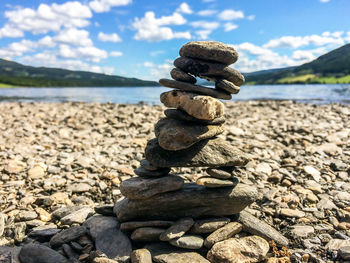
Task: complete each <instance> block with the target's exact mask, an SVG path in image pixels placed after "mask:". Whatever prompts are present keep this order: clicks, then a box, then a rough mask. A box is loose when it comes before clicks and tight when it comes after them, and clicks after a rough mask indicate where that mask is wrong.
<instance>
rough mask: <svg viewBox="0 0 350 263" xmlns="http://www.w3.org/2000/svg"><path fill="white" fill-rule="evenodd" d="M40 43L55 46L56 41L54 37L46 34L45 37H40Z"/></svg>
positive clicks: (40, 44)
mask: <svg viewBox="0 0 350 263" xmlns="http://www.w3.org/2000/svg"><path fill="white" fill-rule="evenodd" d="M38 45H39V46H42V47H55V46H56V43H55V42H54V41H53V39H52V37H50V36H44V37H43V38H41V39H39V41H38Z"/></svg>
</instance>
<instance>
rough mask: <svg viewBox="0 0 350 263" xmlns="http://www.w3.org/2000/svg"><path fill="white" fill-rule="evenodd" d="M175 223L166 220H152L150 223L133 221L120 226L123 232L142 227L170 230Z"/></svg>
mask: <svg viewBox="0 0 350 263" xmlns="http://www.w3.org/2000/svg"><path fill="white" fill-rule="evenodd" d="M172 224H174V221H164V220H150V221H131V222H125V223H122V224H121V225H120V229H121V230H125V231H130V230H134V229H136V228H141V227H156V228H168V227H170V226H171V225H172Z"/></svg>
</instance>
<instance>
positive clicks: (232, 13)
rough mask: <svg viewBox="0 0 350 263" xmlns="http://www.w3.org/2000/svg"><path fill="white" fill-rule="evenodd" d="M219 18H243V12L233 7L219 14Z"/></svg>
mask: <svg viewBox="0 0 350 263" xmlns="http://www.w3.org/2000/svg"><path fill="white" fill-rule="evenodd" d="M218 17H219V19H221V20H234V19H241V18H244V13H243V12H242V11H236V10H233V9H226V10H224V11H222V12H221V13H220V14H219V16H218Z"/></svg>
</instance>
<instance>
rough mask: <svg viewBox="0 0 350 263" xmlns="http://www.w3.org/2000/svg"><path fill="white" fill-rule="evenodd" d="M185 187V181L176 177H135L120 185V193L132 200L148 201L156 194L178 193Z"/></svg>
mask: <svg viewBox="0 0 350 263" xmlns="http://www.w3.org/2000/svg"><path fill="white" fill-rule="evenodd" d="M183 185H184V180H183V179H182V178H181V177H179V176H176V175H169V176H163V177H160V178H147V179H146V178H141V177H133V178H130V179H127V180H125V181H123V182H122V183H121V184H120V191H121V193H122V194H123V195H124V196H126V197H127V198H130V199H147V198H150V197H151V196H154V195H156V194H160V193H165V192H170V191H176V190H178V189H180V188H181V187H182V186H183Z"/></svg>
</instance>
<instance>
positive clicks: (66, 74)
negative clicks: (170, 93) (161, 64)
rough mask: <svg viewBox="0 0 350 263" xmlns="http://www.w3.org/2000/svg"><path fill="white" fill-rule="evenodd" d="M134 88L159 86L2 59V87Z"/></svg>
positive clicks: (155, 83) (133, 79)
mask: <svg viewBox="0 0 350 263" xmlns="http://www.w3.org/2000/svg"><path fill="white" fill-rule="evenodd" d="M11 86H25V87H132V86H159V84H158V83H157V82H155V81H145V80H141V79H136V78H125V77H121V76H112V75H106V74H99V73H92V72H87V71H73V70H66V69H59V68H46V67H31V66H25V65H22V64H19V63H16V62H13V61H8V60H4V59H0V87H11Z"/></svg>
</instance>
